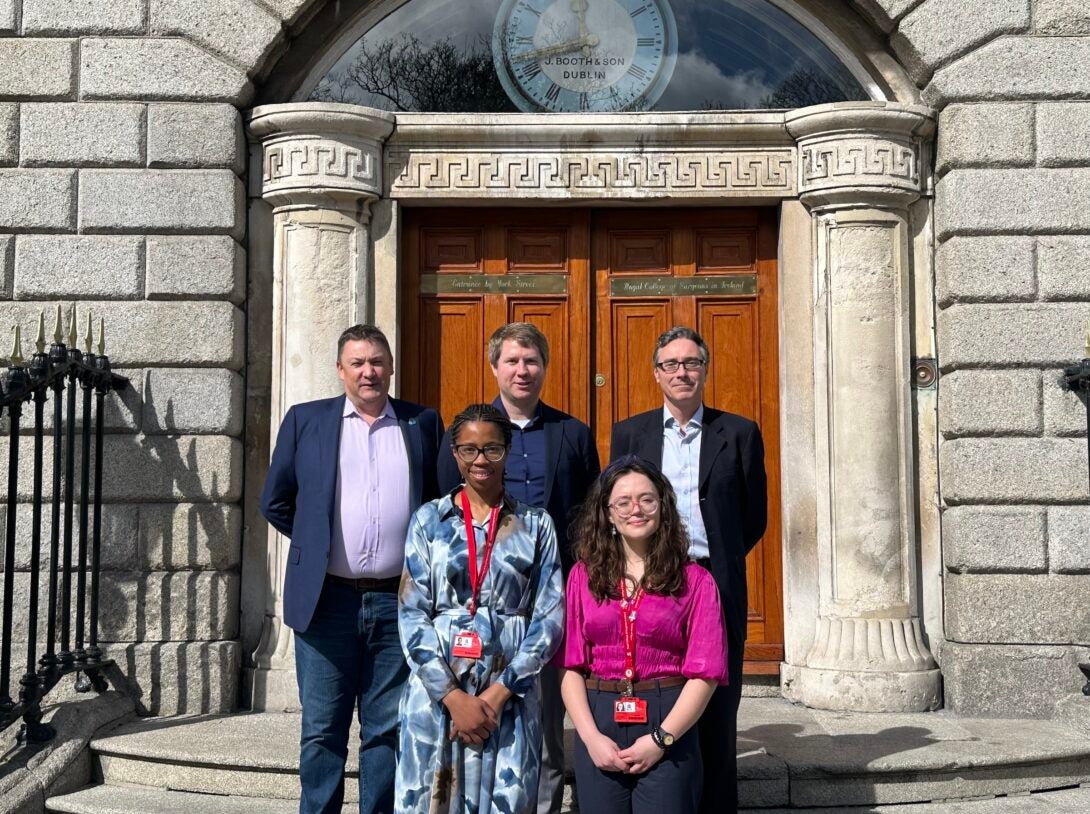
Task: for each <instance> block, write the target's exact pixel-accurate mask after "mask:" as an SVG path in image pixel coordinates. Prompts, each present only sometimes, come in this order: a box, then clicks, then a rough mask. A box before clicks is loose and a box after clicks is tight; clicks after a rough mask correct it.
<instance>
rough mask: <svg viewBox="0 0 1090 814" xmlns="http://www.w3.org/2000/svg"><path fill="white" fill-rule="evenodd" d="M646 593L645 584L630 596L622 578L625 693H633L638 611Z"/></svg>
mask: <svg viewBox="0 0 1090 814" xmlns="http://www.w3.org/2000/svg"><path fill="white" fill-rule="evenodd" d="M644 596H645V594H644V592H643V585H640V586H639V587H637V588H636V592H635V593H634V594H632V598H631V599H629V598H628V587H627V586H626V585H625V581H624V577H622V578H621V634H622V635H623V636H624V680H625V682H626V683H627V685H628V689H627V692H626V693H625V695H632V682H633V681H634V680H635V678H636V611H638V610H639V608H640V603H641V602H643V598H644Z"/></svg>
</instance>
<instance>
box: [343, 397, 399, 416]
mask: <svg viewBox="0 0 1090 814" xmlns="http://www.w3.org/2000/svg"><path fill="white" fill-rule="evenodd" d="M352 416H355V417H356V418H360V419H362V418H363V416H362V415H360V412H359V410H357V409H356V405H355V404H353V403H352V399H350V398H348V396H345V397H344V411H343V412H342V413H341V417H342V418H351V417H352ZM384 418H392V419H394V420H395V421H396V420H397V413H395V412H394V405H393V404H391V403H390V398H389V396H387V397H386V404H385V405H384V406H383V408H382V413H380V414H379V417H378V418H376V419H375V421H381V420H382V419H384Z"/></svg>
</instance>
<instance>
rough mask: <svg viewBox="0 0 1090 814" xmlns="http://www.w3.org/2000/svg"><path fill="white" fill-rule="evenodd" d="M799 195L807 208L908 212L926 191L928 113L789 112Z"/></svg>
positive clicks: (873, 105)
mask: <svg viewBox="0 0 1090 814" xmlns="http://www.w3.org/2000/svg"><path fill="white" fill-rule="evenodd" d="M786 124H787V130H788V132H789V133H791V135H792V136H794V137H795V139H796V140H797V141H798V145H799V193H800V197H801V199H802V202H803V203H804V204H806V205H807V206H809V207H811V208H813V207H820V206H843V205H856V206H859V205H862V206H894V207H898V208H904V207H907V206H908V205H909V204H911V203H912V202H913V201H915V200H916V199H917V198H919V197H920V196H921V195H923V194H926V193H927V192H928V191H929V168H930V165H931V137H932V135H933V134H934V132H935V119H934V116H933V114H932V112H931V111H930V110H929V109H928V108H926V107H922V106H920V105H901V104H894V103H887V102H858V103H839V104H835V105H831V104H830V105H818V106H816V107H807V108H802V109H801V110H793V111H791V112H789V113H788V114H787V115H786Z"/></svg>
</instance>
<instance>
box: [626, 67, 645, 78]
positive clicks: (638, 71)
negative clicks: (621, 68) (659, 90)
mask: <svg viewBox="0 0 1090 814" xmlns="http://www.w3.org/2000/svg"><path fill="white" fill-rule="evenodd" d="M628 72H629V73H630V74H632V75H633V76H634V77H636V78H637V79H639V80H644V79H646V78H647V71H645V70H644V69H643V68H641V67H640V66H639V65H633V66H632V67H631V68H629V69H628Z"/></svg>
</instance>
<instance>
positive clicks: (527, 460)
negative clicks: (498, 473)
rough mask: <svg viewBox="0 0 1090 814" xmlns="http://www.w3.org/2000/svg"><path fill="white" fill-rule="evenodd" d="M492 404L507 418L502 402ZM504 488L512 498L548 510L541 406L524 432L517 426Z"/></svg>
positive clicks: (512, 435) (512, 438)
mask: <svg viewBox="0 0 1090 814" xmlns="http://www.w3.org/2000/svg"><path fill="white" fill-rule="evenodd" d="M492 404H493V406H494V407H495V408H496V409H497V410H499V411H500V412H501V413H503V414H504V415H507V410H506V409H505V408H504V406H503V400H502V399H500V398H498V397H497V398H496V400H495V401H493V402H492ZM503 486H504V488H505V489H506V490H507V492H508V494H510V495H511V497H514V498H517V499H518V500H521V501H522V502H523V503H526V504H528V505H530V506H533V507H534V508H537V509H544V508H545V422H544V421H543V420H542V418H541V403H540V402H539V403H538V405H537V411H536V412H535V413H534V417H533V418H532V419H531V420H530V423H529V424H527V425H526V428H525V429H521V428H520V427H519V426H518V425H517V424H515V425H514V432H513V433H512V434H511V452H510V454H509V455H508V456H507V468H506V469H505V470H504V475H503Z"/></svg>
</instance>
